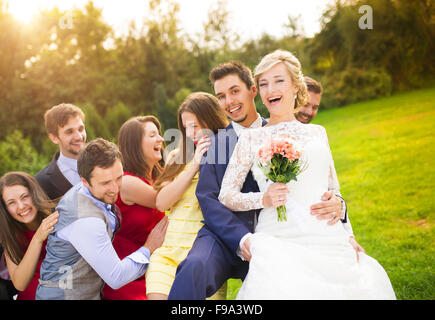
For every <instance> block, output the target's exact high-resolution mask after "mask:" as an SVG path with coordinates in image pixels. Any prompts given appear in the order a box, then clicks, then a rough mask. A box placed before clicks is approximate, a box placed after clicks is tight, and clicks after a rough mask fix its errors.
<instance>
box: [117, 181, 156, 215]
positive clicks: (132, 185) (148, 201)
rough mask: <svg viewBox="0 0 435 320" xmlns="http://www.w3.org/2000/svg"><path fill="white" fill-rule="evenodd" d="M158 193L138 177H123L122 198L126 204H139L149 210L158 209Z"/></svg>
mask: <svg viewBox="0 0 435 320" xmlns="http://www.w3.org/2000/svg"><path fill="white" fill-rule="evenodd" d="M156 195H157V191H156V190H154V188H153V187H152V186H150V185H149V184H147V183H145V182H144V181H142V180H141V179H139V178H138V177H134V176H129V175H125V176H123V177H122V186H121V192H120V197H121V199H122V201H123V202H124V203H125V204H128V205H133V204H139V205H141V206H144V207H148V208H155V207H156Z"/></svg>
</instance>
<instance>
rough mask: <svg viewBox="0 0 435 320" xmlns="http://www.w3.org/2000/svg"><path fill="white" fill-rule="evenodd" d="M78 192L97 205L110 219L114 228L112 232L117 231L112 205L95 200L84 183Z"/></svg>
mask: <svg viewBox="0 0 435 320" xmlns="http://www.w3.org/2000/svg"><path fill="white" fill-rule="evenodd" d="M78 192H80V193H81V194H83V195H85V196H87V197H89V198H90V199H91V200H92V201H93V202H94V203H95V205H96V206H97V207H98V208H100V209H101V210H102V211H103V212H104V214H105V215H106V216H107V217H108V218H109V222H110V227H111V228H112V230H115V226H116V217H115V215H114V213H113V212H112V211H111V209H112V205H111V204H108V203H105V202H103V201H101V200H98V199H97V198H95V197H94V196H93V195H92V194H91V192H90V191H89V189H88V188H86V187H85V186H84V185H83V183H80V187H79V189H78Z"/></svg>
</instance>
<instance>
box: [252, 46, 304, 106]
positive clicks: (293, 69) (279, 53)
mask: <svg viewBox="0 0 435 320" xmlns="http://www.w3.org/2000/svg"><path fill="white" fill-rule="evenodd" d="M280 62H282V63H283V64H284V65H285V66H286V68H287V70H288V72H289V74H290V78H291V79H292V82H293V84H294V85H295V86H296V87H297V88H298V92H297V94H296V99H295V105H294V113H296V112H298V109H299V107H301V106H304V105H305V104H306V103H307V101H308V91H307V86H306V84H305V81H304V75H303V74H302V70H301V69H302V68H301V63H300V62H299V60H298V58H296V57H295V56H294V55H293V54H292V53H290V52H288V51H285V50H281V49H278V50H275V51H274V52H272V53H269V54H268V55H266V56H264V57H263V59H261V61H260V63H259V64H258V65H257V66H256V67H255V70H254V79H255V84H256V86H257V89H258V90H259V89H260V88H259V86H258V80H259V78H260V76H261V74H263V73H264V72H266V71H268V70H269V69H271V68H272V67H274V66H275V65H276V64H278V63H280Z"/></svg>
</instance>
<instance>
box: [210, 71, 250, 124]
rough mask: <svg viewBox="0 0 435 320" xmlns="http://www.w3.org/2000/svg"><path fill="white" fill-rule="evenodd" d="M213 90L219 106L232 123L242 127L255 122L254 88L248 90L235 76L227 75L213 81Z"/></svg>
mask: <svg viewBox="0 0 435 320" xmlns="http://www.w3.org/2000/svg"><path fill="white" fill-rule="evenodd" d="M214 90H215V93H216V97H217V99H218V101H219V106H220V107H221V109H222V110H223V111H224V112H225V114H226V115H227V116H228V117H229V118H230V119H231V120H232V121H234V122H237V123H239V124H241V125H244V124H245V122H252V121H251V120H252V119H251V118H253V119H254V120H255V118H256V117H257V112H256V109H255V104H254V98H255V94H256V89H255V87H254V89H249V88H247V86H246V84H245V83H244V82H243V81H242V80H241V79H240V78H239V76H238V75H237V74H229V75H227V76H225V77H223V78H222V79H219V80H216V81H215V83H214Z"/></svg>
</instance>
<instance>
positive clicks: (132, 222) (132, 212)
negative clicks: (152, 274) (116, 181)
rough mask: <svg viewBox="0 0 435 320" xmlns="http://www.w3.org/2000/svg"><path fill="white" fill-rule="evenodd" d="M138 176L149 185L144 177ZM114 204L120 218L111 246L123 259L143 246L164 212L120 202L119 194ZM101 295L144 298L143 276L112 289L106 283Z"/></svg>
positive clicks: (127, 173) (118, 298)
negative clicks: (117, 208)
mask: <svg viewBox="0 0 435 320" xmlns="http://www.w3.org/2000/svg"><path fill="white" fill-rule="evenodd" d="M124 175H130V176H134V177H137V176H136V175H134V174H132V173H130V172H124ZM138 178H139V179H141V180H142V181H144V182H145V183H147V184H149V185H151V184H150V183H149V182H148V181H147V180H146V179H144V178H141V177H138ZM116 205H117V206H118V207H119V209H120V211H121V217H122V219H121V228H120V229H119V230H118V232H117V233H116V235H115V238H114V240H113V247H114V248H115V251H116V253H117V254H118V256H119V258H120V259H124V258H125V257H126V256H128V255H130V254H132V253H133V252H135V251H136V250H137V249H139V248H140V247H141V246H143V244H144V243H145V241H146V240H147V238H148V235H149V233H150V232H151V230H152V229H153V228H154V226H155V225H156V224H157V222H159V221H160V220H161V219H162V218H163V217H164V215H165V214H164V213H163V212H160V211H158V210H157V209H152V208H148V207H144V206H141V205H138V204H134V205H127V204H125V203H124V202H122V200H121V197H120V196H119V195H118V199H117V200H116ZM103 296H104V299H106V300H146V298H147V297H146V289H145V276H142V277H140V278H138V279H136V280H135V281H132V282H130V283H128V284H126V285H125V286H123V287H121V288H119V289H118V290H113V289H112V288H110V287H109V286H108V285H105V286H104V288H103Z"/></svg>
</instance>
